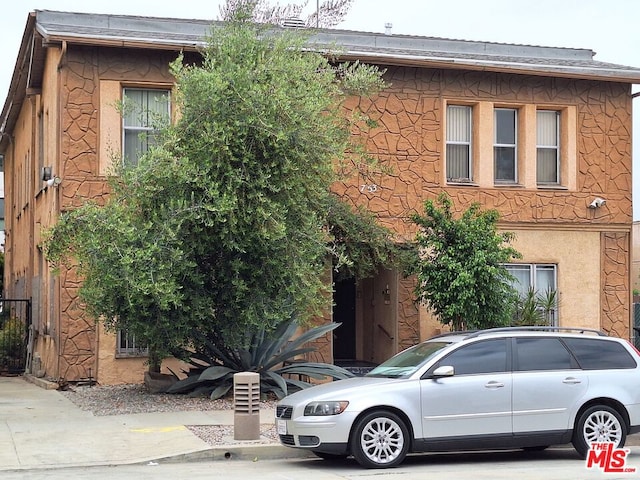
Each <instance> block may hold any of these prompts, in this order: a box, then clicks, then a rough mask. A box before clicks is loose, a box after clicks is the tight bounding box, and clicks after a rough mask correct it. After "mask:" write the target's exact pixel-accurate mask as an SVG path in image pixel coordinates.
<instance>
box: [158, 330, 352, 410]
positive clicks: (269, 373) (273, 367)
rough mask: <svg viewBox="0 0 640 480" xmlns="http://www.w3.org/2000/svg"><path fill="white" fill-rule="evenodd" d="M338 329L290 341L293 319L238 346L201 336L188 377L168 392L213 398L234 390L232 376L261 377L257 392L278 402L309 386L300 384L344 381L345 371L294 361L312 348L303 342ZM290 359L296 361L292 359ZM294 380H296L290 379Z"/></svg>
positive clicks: (329, 365)
mask: <svg viewBox="0 0 640 480" xmlns="http://www.w3.org/2000/svg"><path fill="white" fill-rule="evenodd" d="M338 326H340V324H339V323H329V324H326V325H321V326H319V327H315V328H312V329H310V330H307V331H305V332H304V333H302V334H301V335H300V336H298V337H296V338H293V336H294V335H295V333H296V330H297V327H298V325H297V323H296V322H295V320H294V319H291V320H287V321H285V322H283V323H281V324H280V325H279V326H278V328H276V329H275V330H274V331H273V332H271V333H267V332H265V330H264V329H261V330H259V331H258V332H255V333H253V334H250V335H248V336H247V338H246V339H245V346H244V347H243V348H228V347H225V346H224V345H223V344H222V342H216V341H212V340H211V339H210V338H204V337H203V338H201V341H202V345H203V348H202V349H200V351H198V352H190V353H189V357H190V358H191V360H190V368H189V370H188V371H187V372H185V373H187V377H186V378H184V379H182V380H179V381H177V382H176V383H174V384H173V385H172V386H171V387H170V388H169V390H168V391H167V393H186V394H190V395H194V396H195V395H205V394H207V395H209V396H210V397H211V398H212V399H214V400H215V399H217V398H221V397H223V396H225V395H226V394H227V392H228V391H229V390H230V389H231V387H232V386H233V375H234V374H236V373H239V372H256V373H259V374H260V391H261V392H262V393H263V394H264V393H268V392H272V393H273V394H275V395H276V397H278V398H283V397H285V396H286V395H288V394H289V393H291V392H293V391H297V390H301V389H303V388H307V387H310V386H311V385H312V384H311V383H310V382H307V381H304V380H301V378H303V377H305V378H308V379H318V380H323V379H326V378H333V379H338V380H339V379H343V378H349V377H353V374H352V373H351V372H349V371H347V370H345V369H344V368H340V367H338V366H336V365H331V364H328V363H317V362H307V361H300V360H297V357H299V356H300V355H303V354H305V353H308V352H313V351H315V350H316V349H315V348H313V347H304V344H305V343H307V342H309V341H311V340H314V339H316V338H318V337H321V336H322V335H324V334H326V333H327V332H330V331H332V330H334V329H335V328H337V327H338ZM294 360H295V361H294ZM294 376H296V377H297V378H292V377H294Z"/></svg>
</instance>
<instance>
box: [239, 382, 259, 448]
mask: <svg viewBox="0 0 640 480" xmlns="http://www.w3.org/2000/svg"><path fill="white" fill-rule="evenodd" d="M233 408H234V415H233V438H234V440H258V439H259V438H260V374H259V373H255V372H241V373H236V374H234V375H233Z"/></svg>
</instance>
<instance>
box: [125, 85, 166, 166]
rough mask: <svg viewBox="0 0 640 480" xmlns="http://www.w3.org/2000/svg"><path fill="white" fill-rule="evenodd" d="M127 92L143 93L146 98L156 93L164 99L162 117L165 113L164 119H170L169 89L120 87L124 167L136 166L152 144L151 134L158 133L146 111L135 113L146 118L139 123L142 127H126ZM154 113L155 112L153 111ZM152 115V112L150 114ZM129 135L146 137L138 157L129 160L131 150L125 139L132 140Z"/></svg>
mask: <svg viewBox="0 0 640 480" xmlns="http://www.w3.org/2000/svg"><path fill="white" fill-rule="evenodd" d="M129 91H132V92H133V91H136V92H145V93H146V94H147V96H149V95H150V94H151V93H152V92H153V93H156V94H158V95H160V96H165V97H166V106H167V109H166V112H163V114H162V115H164V114H165V113H166V119H167V120H169V119H170V118H171V89H169V88H166V87H150V86H149V87H147V86H145V87H136V86H123V87H122V108H123V112H122V132H121V135H122V162H123V165H125V166H136V165H137V164H138V161H139V159H140V157H141V156H142V155H144V154H145V153H146V152H147V151H148V149H149V147H150V146H151V145H152V144H153V134H154V133H156V132H157V131H158V129H157V128H156V126H155V125H154V124H153V118H151V114H149V113H148V112H149V110H147V113H145V112H144V110H143V111H141V112H136V113H142V114H143V116H144V117H146V119H145V120H143V121H141V122H140V123H142V125H127V111H126V109H127V108H128V107H127V92H129ZM146 103H147V105H148V104H149V101H148V100H147V102H146ZM154 112H155V110H154ZM152 113H153V112H152ZM131 133H135V134H136V135H135V137H136V138H138V139H140V136H141V135H148V137H147V138H146V141H145V142H144V143H145V145H144V146H143V147H142V149H141V150H140V151H139V152H137V153H138V155H137V156H136V157H135V158H129V157H128V156H127V152H128V151H129V150H131V149H129V148H128V147H127V146H128V143H129V142H127V139H128V138H129V139H130V138H132V137H131V136H130V135H127V134H131Z"/></svg>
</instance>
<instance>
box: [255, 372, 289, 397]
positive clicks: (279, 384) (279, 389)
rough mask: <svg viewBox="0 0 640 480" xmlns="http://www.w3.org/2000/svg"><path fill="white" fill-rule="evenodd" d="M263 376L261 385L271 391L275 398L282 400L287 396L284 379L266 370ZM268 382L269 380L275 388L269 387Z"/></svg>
mask: <svg viewBox="0 0 640 480" xmlns="http://www.w3.org/2000/svg"><path fill="white" fill-rule="evenodd" d="M264 376H265V377H266V378H265V381H264V382H261V384H264V385H265V386H266V387H267V388H269V390H270V391H272V392H273V393H274V394H275V395H276V397H278V398H284V397H286V396H287V395H288V393H289V389H288V387H287V381H286V380H285V378H284V377H282V376H281V375H278V374H277V373H275V372H270V371H268V370H267V371H265V372H264ZM267 379H268V380H267ZM269 380H271V382H272V383H275V386H273V387H271V386H270V383H271V382H269Z"/></svg>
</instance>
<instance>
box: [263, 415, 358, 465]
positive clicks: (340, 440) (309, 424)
mask: <svg viewBox="0 0 640 480" xmlns="http://www.w3.org/2000/svg"><path fill="white" fill-rule="evenodd" d="M280 412H285V413H284V414H283V415H282V416H280V417H279V416H278V413H280ZM288 416H291V418H287V417H288ZM356 417H357V413H354V412H348V411H345V412H342V413H341V414H339V415H331V416H317V417H316V416H307V417H305V416H304V415H303V414H302V412H295V411H294V409H293V408H290V407H283V408H282V409H278V411H277V412H276V419H275V423H276V428H277V431H278V435H279V437H280V443H282V444H283V445H286V446H288V447H294V448H305V449H309V450H314V451H317V452H325V453H333V454H339V455H344V454H348V450H349V435H350V432H351V426H352V425H353V422H354V420H355V418H356Z"/></svg>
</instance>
